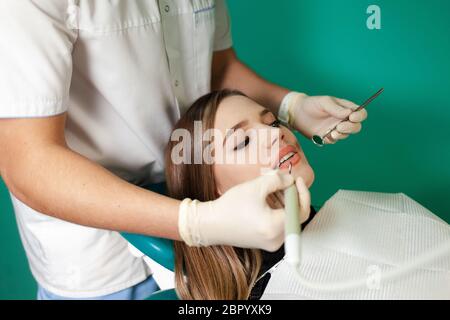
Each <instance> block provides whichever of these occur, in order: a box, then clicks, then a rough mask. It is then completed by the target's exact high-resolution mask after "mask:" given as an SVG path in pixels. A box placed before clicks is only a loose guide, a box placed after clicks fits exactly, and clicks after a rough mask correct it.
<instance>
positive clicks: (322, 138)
mask: <svg viewBox="0 0 450 320" xmlns="http://www.w3.org/2000/svg"><path fill="white" fill-rule="evenodd" d="M383 91H384V88H381V89H380V90H378V92H377V93H375V94H374V95H373V96H371V97H370V98H369V99H367V101H366V102H364V103H363V104H362V105H360V106H359V107H358V108H357V109H356V110H355V111H353V112H356V111H359V110H362V109H364V108H365V107H367V106H368V105H369V104H370V103H371V102H372V101H373V100H375V99H376V98H377V97H378V96H379V95H380V94H381V93H382V92H383ZM349 119H350V116H348V117H347V118H345V119H344V120H342V121H341V122H339V123H338V124H337V125H335V126H334V127H333V128H331V129H330V130H328V131H327V132H326V133H325V134H324V135H323V136H318V135H314V136H313V137H312V142H314V144H315V145H317V146H319V147H323V146H324V144H325V143H324V141H325V138H326V137H327V136H329V135H330V133H331V132H333V130H336V128H337V126H338V125H340V124H341V123H342V122H345V121H348V120H349Z"/></svg>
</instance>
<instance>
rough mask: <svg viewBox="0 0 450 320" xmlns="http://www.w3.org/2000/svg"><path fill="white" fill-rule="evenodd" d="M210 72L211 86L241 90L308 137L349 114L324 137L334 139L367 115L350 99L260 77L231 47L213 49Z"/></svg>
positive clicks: (357, 128)
mask: <svg viewBox="0 0 450 320" xmlns="http://www.w3.org/2000/svg"><path fill="white" fill-rule="evenodd" d="M211 72H212V79H211V86H212V88H213V89H215V90H218V89H222V88H233V89H238V90H240V91H242V92H244V93H245V94H247V95H248V96H249V97H250V98H252V99H253V100H255V101H256V102H258V103H259V104H261V105H263V106H265V107H266V108H268V109H269V110H270V111H272V112H273V114H275V115H276V114H278V116H279V117H280V118H283V119H284V120H285V122H288V123H289V124H290V125H291V127H293V128H295V129H297V130H298V131H300V132H301V133H302V134H303V135H304V136H305V137H307V138H311V137H312V136H313V135H315V134H324V133H325V132H326V131H328V129H329V128H332V127H334V126H335V125H336V124H337V123H338V122H340V121H341V120H343V119H345V118H347V117H350V121H345V122H343V123H341V124H340V125H339V126H338V127H337V129H336V130H333V131H332V132H331V135H330V137H327V138H326V139H325V143H335V142H336V141H337V140H342V139H345V138H347V137H348V136H349V134H354V133H358V132H359V131H361V128H362V126H361V122H363V121H364V120H365V119H366V118H367V111H366V110H365V109H363V110H360V111H357V112H353V110H355V109H356V108H358V106H357V105H356V104H354V103H353V102H351V101H348V100H345V99H338V98H335V97H330V96H308V95H306V94H304V93H299V92H291V91H290V90H288V89H286V88H282V87H280V86H278V85H276V84H273V83H271V82H269V81H267V80H265V79H263V78H261V77H260V76H258V75H257V74H256V73H255V72H254V71H252V70H251V69H250V68H249V67H247V66H246V65H245V64H244V63H242V62H241V61H240V60H239V59H238V57H237V56H236V54H235V52H234V50H233V48H229V49H226V50H222V51H216V52H214V56H213V63H212V70H211ZM290 93H291V94H290ZM282 102H283V103H282ZM281 105H283V106H284V107H282V108H281V109H283V110H281V109H280V106H281ZM279 111H280V112H279Z"/></svg>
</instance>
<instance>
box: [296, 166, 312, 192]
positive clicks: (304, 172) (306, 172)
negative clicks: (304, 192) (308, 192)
mask: <svg viewBox="0 0 450 320" xmlns="http://www.w3.org/2000/svg"><path fill="white" fill-rule="evenodd" d="M298 177H302V178H303V181H305V184H306V186H307V187H308V189H309V188H310V187H311V186H312V185H313V183H314V178H315V175H314V170H313V169H312V168H311V167H310V166H308V167H307V168H301V170H299V171H298V174H296V175H295V178H298Z"/></svg>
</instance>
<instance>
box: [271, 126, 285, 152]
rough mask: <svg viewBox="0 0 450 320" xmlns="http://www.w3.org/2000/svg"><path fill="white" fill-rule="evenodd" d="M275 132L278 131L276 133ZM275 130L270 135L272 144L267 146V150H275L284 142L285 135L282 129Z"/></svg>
mask: <svg viewBox="0 0 450 320" xmlns="http://www.w3.org/2000/svg"><path fill="white" fill-rule="evenodd" d="M273 130H276V131H275V132H274V131H273ZM273 130H272V131H271V134H270V137H269V141H270V143H269V145H268V146H267V148H269V149H270V148H273V147H274V146H275V144H276V143H278V144H280V143H281V141H283V140H284V134H283V132H282V131H281V129H280V128H274V129H273Z"/></svg>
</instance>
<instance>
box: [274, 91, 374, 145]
mask: <svg viewBox="0 0 450 320" xmlns="http://www.w3.org/2000/svg"><path fill="white" fill-rule="evenodd" d="M356 108H358V106H357V105H356V104H354V103H353V102H351V101H348V100H345V99H339V98H335V97H330V96H308V95H305V94H303V93H298V92H291V93H289V94H288V95H286V96H285V98H284V99H283V102H282V105H281V107H280V112H281V113H283V111H282V109H284V115H285V116H284V117H285V118H286V122H287V123H289V125H290V126H291V127H293V128H294V129H296V130H298V131H299V132H300V133H302V134H303V135H304V136H305V137H307V138H308V139H311V138H312V136H313V135H320V136H322V135H323V134H325V133H326V132H327V131H328V130H329V129H331V128H333V127H334V126H336V124H338V123H339V122H340V121H342V120H344V119H345V118H347V117H349V116H350V119H349V121H345V122H343V123H341V124H339V125H338V127H337V128H336V130H333V131H332V132H331V134H330V135H328V137H327V138H325V143H327V144H334V143H336V142H337V141H338V140H342V139H346V138H348V136H349V135H350V134H355V133H358V132H360V131H361V128H362V125H361V123H362V122H363V121H364V120H365V119H366V118H367V111H366V110H365V109H363V110H360V111H357V112H353V110H355V109H356Z"/></svg>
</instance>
